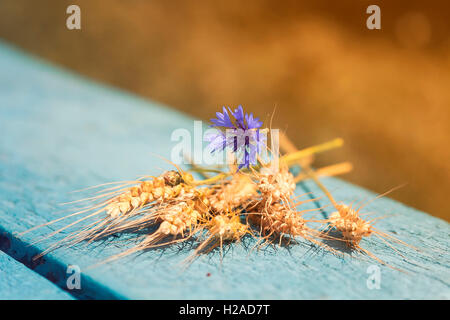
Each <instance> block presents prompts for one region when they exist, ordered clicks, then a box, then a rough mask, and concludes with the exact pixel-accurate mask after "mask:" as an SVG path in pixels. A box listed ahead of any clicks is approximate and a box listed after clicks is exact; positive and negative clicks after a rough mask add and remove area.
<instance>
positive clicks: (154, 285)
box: [0, 44, 450, 299]
mask: <svg viewBox="0 0 450 320" xmlns="http://www.w3.org/2000/svg"><path fill="white" fill-rule="evenodd" d="M0 70H1V71H0V128H1V130H2V133H3V138H2V139H1V140H0V234H1V238H0V248H1V249H2V250H3V251H5V252H6V253H8V254H9V255H11V256H13V257H14V258H16V259H18V260H20V261H22V262H23V263H25V264H26V265H28V266H29V267H30V268H32V269H33V270H35V271H36V272H38V273H40V274H41V275H44V276H45V277H47V278H51V279H52V281H54V282H55V283H58V284H59V285H60V286H65V283H66V279H67V274H66V270H67V266H68V265H70V264H75V265H78V266H80V267H81V270H82V279H81V287H82V288H81V290H78V291H73V294H75V295H76V296H77V297H79V298H96V299H103V298H122V299H137V298H143V299H156V298H157V299H165V298H172V299H302V298H307V299H330V298H331V299H338V298H342V299H366V298H368V299H371V298H373V299H404V298H419V299H428V298H437V299H449V298H450V287H449V286H450V284H449V283H450V270H449V255H448V243H449V242H448V240H449V231H450V228H449V224H447V223H446V222H444V221H442V220H440V219H437V218H434V217H431V216H429V215H427V214H425V213H422V212H419V211H417V210H414V209H412V208H409V207H406V206H404V205H402V204H400V203H398V202H395V201H393V200H390V199H388V198H382V199H379V200H377V201H375V202H373V203H371V204H370V205H368V206H367V208H366V209H367V210H368V211H375V212H377V213H378V214H379V215H386V214H388V215H389V216H388V217H387V218H386V219H383V220H381V221H380V222H379V224H378V225H377V226H378V228H379V229H381V230H383V231H391V232H394V233H395V236H396V237H398V238H399V239H401V240H403V241H405V242H407V243H408V244H410V245H412V246H415V247H417V248H419V249H420V250H421V251H420V252H416V251H414V250H412V249H411V248H408V247H402V246H398V245H397V246H396V248H397V249H398V250H399V251H401V252H402V254H403V255H404V256H405V257H406V259H403V258H402V257H401V256H400V255H398V254H397V253H396V252H395V251H394V250H392V249H391V248H389V247H387V246H386V245H384V244H383V243H382V242H381V241H377V240H376V239H375V238H373V239H372V238H369V239H367V240H363V242H362V243H361V245H362V246H363V247H364V248H366V249H368V250H370V251H371V252H373V253H374V254H375V255H377V256H378V257H379V258H380V259H383V260H384V261H386V262H387V263H389V264H390V265H391V266H393V267H396V268H400V269H401V270H403V272H399V271H396V270H394V269H392V268H390V267H387V266H382V265H380V264H379V263H377V262H375V261H374V260H371V259H369V258H367V257H362V256H360V255H356V254H352V255H350V254H347V255H345V256H344V257H343V258H342V257H337V256H334V255H332V254H330V253H327V252H323V250H319V249H316V248H312V247H310V246H309V245H308V244H307V243H304V242H302V241H299V243H298V244H296V245H291V246H289V247H284V248H278V249H275V248H271V247H268V248H265V249H262V250H260V251H256V250H253V251H252V252H249V248H251V246H252V243H254V241H253V240H252V239H245V240H244V243H243V244H238V245H232V246H230V247H229V248H228V250H226V254H225V257H224V260H223V264H222V265H221V264H220V257H219V254H218V253H217V252H213V253H212V254H211V255H209V256H203V257H201V258H200V259H199V260H197V261H196V262H195V263H194V264H193V265H192V266H191V267H190V268H189V269H187V270H185V271H183V270H182V269H181V267H180V263H181V262H182V261H183V260H184V259H185V258H186V257H187V256H188V255H189V254H190V253H192V248H191V246H190V245H187V246H175V247H168V248H164V249H160V250H151V251H147V252H144V253H142V254H139V255H134V256H130V257H128V258H125V259H122V260H119V261H117V262H114V263H111V264H108V265H104V266H101V267H98V268H94V269H89V270H86V267H87V266H89V265H92V264H94V263H96V262H99V261H100V260H102V259H104V258H106V257H108V256H110V255H111V254H114V253H118V252H120V251H121V250H123V248H124V247H127V246H129V244H126V243H123V242H121V241H122V240H126V235H123V236H121V237H119V238H113V239H111V241H102V242H98V243H95V244H93V245H91V246H77V247H73V248H66V249H59V250H57V251H54V252H52V253H51V254H49V255H47V256H45V257H44V258H42V259H40V260H38V261H37V262H33V261H32V260H31V257H32V256H33V255H35V254H36V253H38V252H40V251H42V250H44V249H45V248H46V247H47V246H48V245H49V243H48V242H47V243H45V242H44V243H39V244H36V245H32V246H29V244H30V243H31V242H33V240H36V239H38V238H39V237H41V236H43V235H45V234H47V233H49V232H51V231H52V230H54V229H55V228H56V226H51V227H45V228H41V229H37V230H35V231H33V232H31V233H28V234H25V235H24V236H21V237H18V236H17V232H21V231H24V230H27V229H29V228H30V227H33V226H35V225H38V224H41V223H44V222H47V221H50V220H53V219H55V218H57V217H61V216H62V215H63V214H67V212H65V213H64V212H61V210H62V209H64V207H63V208H61V207H60V206H58V203H62V202H66V201H69V200H73V199H76V194H71V193H70V192H71V191H74V190H77V189H81V188H85V187H88V186H92V185H96V184H100V183H105V182H110V181H118V180H122V179H130V178H134V177H138V176H142V175H144V174H159V173H160V172H161V170H162V169H168V168H170V165H169V164H168V163H167V162H165V161H163V160H161V159H160V158H158V157H157V156H155V154H158V155H161V156H163V157H166V158H170V151H171V148H172V146H173V145H174V142H171V140H170V137H171V133H172V131H173V130H174V129H176V128H186V129H189V130H192V129H193V119H191V118H189V117H188V116H186V115H183V114H181V113H178V112H175V111H173V110H171V109H170V108H167V107H165V106H162V105H159V104H156V103H151V102H148V101H144V100H142V99H140V98H138V97H135V96H132V95H130V94H127V93H124V92H121V91H119V90H115V89H111V88H106V87H103V86H101V85H98V84H95V83H92V82H90V81H88V80H86V79H82V78H79V77H77V76H74V75H72V74H70V73H67V72H65V71H62V70H60V69H58V68H55V67H53V66H51V65H48V64H46V63H43V62H40V61H37V60H36V59H34V58H31V57H29V56H25V55H23V54H22V53H20V52H18V51H16V50H15V49H11V48H10V47H8V46H6V45H4V44H0ZM324 181H325V183H326V184H327V185H329V187H330V188H331V190H332V191H334V193H335V194H336V198H337V199H338V200H340V201H352V200H361V199H364V198H365V197H369V198H370V197H373V196H374V195H373V194H372V193H370V192H368V191H366V190H364V189H361V188H358V187H356V186H353V185H350V184H348V183H345V182H343V181H341V180H338V179H331V178H328V179H325V180H324ZM309 191H313V195H314V196H320V195H321V193H320V192H319V191H318V190H317V188H315V187H314V185H313V184H311V183H310V182H306V183H304V184H302V185H299V187H298V188H297V194H302V193H305V192H309ZM310 196H311V195H310ZM305 197H307V196H305ZM321 201H322V202H319V203H310V204H309V205H308V206H305V207H304V208H308V207H314V206H319V205H323V204H327V203H326V202H325V201H324V200H321ZM330 211H331V209H330V208H329V207H327V208H325V210H324V211H323V212H322V214H323V215H327V214H329V212H330ZM61 225H62V224H59V225H58V226H61ZM59 237H61V236H59ZM57 239H58V237H55V238H54V240H57ZM370 265H377V266H379V267H380V271H381V287H380V289H379V290H376V289H375V290H370V289H368V287H367V285H366V281H367V278H368V276H369V274H368V273H367V268H368V267H369V266H370ZM208 274H210V275H209V276H208Z"/></svg>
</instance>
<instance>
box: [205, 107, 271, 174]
mask: <svg viewBox="0 0 450 320" xmlns="http://www.w3.org/2000/svg"><path fill="white" fill-rule="evenodd" d="M222 110H223V112H222V113H220V112H216V116H217V118H214V119H211V122H212V123H213V125H211V127H215V128H216V129H218V130H217V131H216V133H214V134H210V135H208V136H207V137H206V138H205V139H206V140H207V141H209V142H210V144H209V146H208V147H209V148H210V149H211V152H212V153H213V152H216V151H221V150H224V149H225V148H227V147H229V148H231V150H232V151H233V152H234V153H235V155H236V158H237V159H238V163H239V166H238V169H241V168H243V167H247V168H249V167H250V164H256V156H257V154H258V153H259V152H260V151H261V150H262V148H263V147H265V143H266V136H265V135H263V134H260V131H259V128H260V127H261V126H262V121H259V119H258V118H254V117H253V114H252V113H250V114H247V113H244V110H243V108H242V106H241V105H240V106H238V108H237V109H235V110H234V111H232V110H231V109H230V108H228V110H227V108H225V107H223V109H222ZM230 115H231V116H232V117H233V118H234V119H232V118H231V116H230ZM223 129H225V131H226V132H224V131H223Z"/></svg>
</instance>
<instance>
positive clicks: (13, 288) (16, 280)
mask: <svg viewBox="0 0 450 320" xmlns="http://www.w3.org/2000/svg"><path fill="white" fill-rule="evenodd" d="M25 299H26V300H38V299H51V300H70V299H73V297H72V295H70V294H69V293H67V292H65V291H63V290H61V289H60V288H59V287H57V286H56V285H54V284H53V283H51V282H50V281H49V280H47V279H46V278H44V277H42V276H40V275H39V274H37V273H36V272H33V271H31V270H30V269H28V268H27V267H25V266H24V265H23V264H21V263H19V262H17V261H16V260H14V259H13V258H11V257H10V256H8V255H7V254H5V253H3V252H2V251H0V300H25Z"/></svg>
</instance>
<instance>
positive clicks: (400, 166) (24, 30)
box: [0, 0, 450, 221]
mask: <svg viewBox="0 0 450 320" xmlns="http://www.w3.org/2000/svg"><path fill="white" fill-rule="evenodd" d="M70 4H77V5H79V6H80V8H81V17H82V18H81V24H82V29H81V30H68V29H67V28H66V18H67V17H68V15H67V14H66V8H67V7H68V6H69V5H70ZM371 4H376V5H378V6H379V7H380V8H381V30H368V29H367V28H366V19H367V17H368V16H369V15H368V14H366V8H367V7H368V6H369V5H371ZM0 38H1V39H3V40H6V41H8V42H11V43H13V44H15V45H16V46H19V47H21V48H23V49H24V50H26V51H28V52H31V53H33V54H36V55H39V56H41V57H43V58H45V59H48V60H51V61H53V62H54V63H57V64H59V65H62V66H65V67H67V68H70V69H72V70H74V71H76V72H79V73H81V74H83V75H86V76H88V77H91V78H94V79H96V80H98V81H101V82H104V83H108V84H111V85H114V86H117V87H121V88H125V89H127V90H129V91H133V92H135V93H137V94H139V95H142V96H146V97H149V98H151V99H153V100H156V101H160V102H163V103H166V104H168V105H170V106H172V107H175V108H178V109H180V110H183V111H184V112H187V113H189V114H191V115H193V116H194V117H197V118H201V119H205V120H208V119H209V118H211V117H212V116H213V115H214V112H215V111H216V110H218V109H220V108H221V106H222V105H228V106H237V105H238V104H242V105H243V106H244V108H245V109H246V110H248V111H250V112H254V113H255V114H256V115H257V116H259V117H260V118H262V119H265V120H267V119H269V117H270V115H271V114H272V112H273V111H274V109H275V108H276V110H275V116H274V122H273V127H275V128H280V129H283V130H286V132H287V134H288V135H289V136H290V137H291V139H292V140H293V141H294V142H295V143H296V145H297V146H298V147H305V146H309V145H312V144H316V143H320V142H323V141H326V140H329V139H331V138H334V137H338V136H340V137H343V138H344V139H345V141H346V145H345V147H344V148H342V150H339V151H333V152H329V153H327V154H325V155H322V156H319V157H318V159H317V162H316V165H317V166H323V165H326V164H332V163H334V162H340V161H344V160H348V161H351V162H353V164H354V170H353V172H352V173H350V174H348V175H346V176H344V178H345V179H346V180H349V181H351V182H354V183H356V184H359V185H361V186H364V187H366V188H369V189H371V190H374V191H376V192H384V191H386V190H388V189H391V188H392V187H395V186H398V185H400V184H402V183H407V185H406V186H405V187H403V188H401V189H399V190H397V191H395V192H394V193H392V194H390V195H389V196H390V197H392V198H395V199H398V200H400V201H402V202H404V203H406V204H409V205H411V206H414V207H416V208H419V209H422V210H424V211H427V212H429V213H430V214H433V215H435V216H439V217H441V218H444V219H446V220H448V221H450V205H449V201H448V194H449V192H450V162H449V160H450V148H449V144H450V3H449V2H448V1H395V2H394V1H363V0H361V1H356V0H353V1H350V0H345V1H334V2H331V1H330V2H326V1H309V2H306V1H267V0H247V1H235V0H231V1H194V0H192V1H145V0H129V1H119V0H109V1H99V0H95V1H94V0H84V1H81V0H79V1H77V0H73V1H61V0H53V1H49V0H41V1H25V0H2V1H1V2H0ZM0 72H1V70H0ZM24 94H26V93H24Z"/></svg>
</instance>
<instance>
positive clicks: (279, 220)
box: [24, 106, 406, 265]
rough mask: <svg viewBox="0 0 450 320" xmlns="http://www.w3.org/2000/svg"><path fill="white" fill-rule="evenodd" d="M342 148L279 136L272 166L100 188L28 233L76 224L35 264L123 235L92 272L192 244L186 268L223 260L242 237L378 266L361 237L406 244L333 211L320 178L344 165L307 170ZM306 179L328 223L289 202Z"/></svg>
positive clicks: (226, 118) (245, 125)
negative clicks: (322, 199) (349, 253)
mask: <svg viewBox="0 0 450 320" xmlns="http://www.w3.org/2000/svg"><path fill="white" fill-rule="evenodd" d="M230 115H231V116H233V117H234V119H232V118H231V117H230ZM217 116H218V117H217V119H212V122H213V123H214V125H215V126H216V127H225V128H227V129H230V128H235V129H243V130H255V129H257V128H259V126H261V124H262V123H261V122H259V121H258V119H257V118H255V119H254V118H253V115H252V114H250V115H248V114H244V112H243V110H242V107H240V106H239V108H238V109H236V110H234V112H233V111H232V110H231V109H228V110H226V109H225V108H224V109H223V113H217ZM250 137H253V138H254V137H255V136H252V135H250ZM223 139H225V138H224V135H222V134H220V133H219V134H218V135H217V136H215V137H212V138H211V144H212V145H213V147H214V148H216V149H220V150H224V149H225V148H226V147H227V146H226V143H225V140H223ZM342 144H343V140H342V139H334V140H332V141H329V142H326V143H324V144H320V145H316V146H313V147H309V148H306V149H303V150H297V149H296V148H295V147H294V145H293V144H292V143H291V142H290V141H289V139H288V138H287V136H286V135H283V134H282V135H281V138H280V146H281V149H282V151H283V152H284V155H282V156H281V157H279V158H277V165H274V163H273V162H264V161H262V160H261V159H256V161H255V164H254V165H250V161H244V165H243V166H242V165H241V166H239V167H238V166H237V165H234V164H231V165H227V166H224V167H222V168H214V169H209V168H202V167H200V166H197V165H191V168H190V169H189V170H182V169H180V168H178V167H177V166H175V168H176V170H171V171H166V172H163V173H162V174H161V175H160V176H156V177H143V178H140V179H138V180H134V181H124V182H118V183H111V184H106V185H102V186H99V188H101V190H100V191H98V192H97V193H96V195H95V196H93V197H90V198H87V199H82V200H79V201H80V202H83V201H86V202H89V204H87V205H85V206H84V207H83V208H82V209H81V210H79V211H77V212H75V213H71V214H69V215H66V216H63V217H61V218H59V219H56V220H54V221H50V222H48V223H45V224H43V225H39V226H35V227H34V228H32V229H30V230H27V231H26V232H30V231H31V230H34V229H36V228H40V227H43V226H47V225H50V224H53V223H56V222H59V221H61V220H64V219H67V218H71V217H75V216H77V217H78V219H76V220H75V221H73V222H71V223H69V224H67V225H65V226H64V227H62V228H60V229H58V230H56V231H54V232H52V233H50V234H48V235H46V236H45V237H44V238H43V239H39V240H38V241H36V242H39V241H42V240H45V239H48V238H50V237H52V236H55V235H56V234H59V233H61V232H62V231H64V230H66V229H69V228H71V227H75V230H74V231H71V232H69V233H68V234H67V235H65V236H64V237H63V238H62V239H60V240H59V241H57V242H55V243H53V244H52V245H51V246H50V247H49V248H48V249H47V250H45V251H44V252H42V253H40V254H39V255H38V256H36V257H35V258H38V257H40V256H42V255H45V254H47V253H48V252H50V251H52V250H55V249H57V248H60V247H67V246H74V245H76V244H79V243H80V242H87V243H91V242H93V241H96V240H100V239H105V238H106V237H109V236H112V235H118V234H120V233H123V232H127V233H128V234H132V235H135V238H136V240H137V242H136V243H137V244H136V245H135V246H133V247H131V248H129V249H126V250H124V251H123V252H121V253H119V254H116V255H114V256H111V257H110V258H107V259H106V260H103V261H99V262H98V264H103V263H106V262H111V261H113V260H116V259H118V258H121V257H124V256H127V255H129V254H132V253H134V252H137V251H141V250H146V249H150V248H157V247H161V246H167V245H171V244H175V243H181V242H185V241H187V240H193V241H196V242H198V245H197V246H196V248H195V250H194V251H193V253H192V255H191V256H190V257H189V258H188V259H187V261H186V262H187V263H192V262H193V261H194V260H195V259H196V258H197V257H199V256H200V255H202V254H205V253H209V252H210V251H212V250H215V249H218V250H220V254H221V257H222V256H223V246H224V244H225V243H230V242H239V241H240V240H241V239H242V238H243V237H246V236H247V237H255V238H257V241H256V245H255V246H260V245H263V244H271V245H278V244H281V242H282V241H283V240H287V241H289V242H290V241H291V240H292V239H303V240H305V241H307V242H309V243H310V244H311V245H313V246H317V247H319V248H323V249H324V250H326V251H328V252H330V253H332V254H341V253H340V252H338V251H337V250H336V249H334V248H332V247H330V246H329V245H328V244H327V243H328V242H329V241H328V240H335V241H342V242H343V243H345V244H346V245H347V246H348V247H349V248H350V249H354V250H355V251H357V252H361V253H364V254H366V255H368V256H370V257H371V258H373V259H376V260H377V261H379V262H380V263H384V262H383V261H382V260H380V259H378V258H377V257H376V256H375V255H374V254H372V253H371V252H369V251H368V250H365V249H363V248H362V247H361V246H360V242H361V240H362V239H363V238H364V237H369V236H372V235H373V236H376V237H378V238H380V239H381V240H383V241H384V242H385V243H386V244H388V245H389V246H391V245H390V244H389V241H388V240H390V241H394V242H397V243H401V244H404V245H406V244H405V243H403V242H401V241H400V240H397V239H395V238H394V237H392V236H390V235H388V234H386V233H384V232H381V231H379V230H377V229H375V228H374V227H373V220H370V221H368V220H364V219H363V218H362V217H361V214H360V209H361V207H362V206H361V207H359V208H353V207H352V206H351V205H350V204H349V205H347V204H344V203H338V202H337V201H336V200H335V199H334V197H333V196H332V194H331V193H330V191H329V190H327V189H326V188H325V186H324V185H323V184H322V183H321V181H320V180H319V178H320V177H321V176H334V175H339V174H344V173H347V172H349V171H350V170H351V169H352V166H351V164H350V163H348V162H343V163H339V164H335V165H331V166H327V167H324V168H320V169H317V170H315V169H313V168H312V166H311V164H312V160H313V157H314V155H315V154H317V153H320V152H324V151H327V150H331V149H334V148H338V147H340V146H342ZM232 147H233V146H232ZM214 148H213V149H214ZM232 149H233V151H234V152H237V151H238V150H237V149H239V148H236V145H235V146H234V148H232ZM213 151H214V150H213ZM244 154H245V159H246V160H249V159H250V158H252V157H251V154H252V149H251V148H246V149H244ZM249 155H250V157H249ZM253 158H254V156H253ZM250 160H251V159H250ZM253 160H255V159H253ZM293 167H300V169H301V170H300V173H299V174H298V175H297V176H294V175H293V174H292V173H291V171H290V169H291V168H293ZM191 172H196V173H199V174H202V175H203V179H202V180H196V179H194V177H193V175H192V174H191ZM211 174H213V176H211ZM306 179H312V180H313V181H314V182H315V183H316V184H317V185H318V186H319V187H320V189H321V190H322V191H323V192H324V195H325V196H326V197H327V198H328V199H329V201H330V202H331V205H332V206H333V207H334V208H335V212H333V213H332V214H330V215H329V217H328V218H327V219H322V220H320V219H314V220H312V219H310V220H308V219H306V218H305V215H306V213H310V212H311V211H314V210H320V208H316V209H311V206H309V207H308V208H309V209H302V206H303V205H304V204H305V203H306V202H311V201H316V200H317V199H315V198H314V197H309V199H308V200H298V199H299V197H295V196H294V191H295V188H296V183H299V182H302V181H304V180H306ZM312 225H314V226H315V227H312ZM317 225H319V227H317ZM330 231H333V232H330ZM26 232H24V233H26ZM36 242H35V243H36ZM392 248H393V247H392ZM393 249H394V250H395V248H393ZM396 251H397V250H396ZM98 264H97V265H98Z"/></svg>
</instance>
